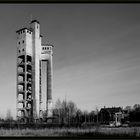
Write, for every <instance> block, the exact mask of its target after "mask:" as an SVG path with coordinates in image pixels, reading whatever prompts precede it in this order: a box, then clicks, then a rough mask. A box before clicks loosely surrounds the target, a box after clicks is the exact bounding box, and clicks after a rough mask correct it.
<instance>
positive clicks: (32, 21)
mask: <svg viewBox="0 0 140 140" xmlns="http://www.w3.org/2000/svg"><path fill="white" fill-rule="evenodd" d="M34 22H36V23H38V24H40V23H39V21H38V20H32V21H31V23H34Z"/></svg>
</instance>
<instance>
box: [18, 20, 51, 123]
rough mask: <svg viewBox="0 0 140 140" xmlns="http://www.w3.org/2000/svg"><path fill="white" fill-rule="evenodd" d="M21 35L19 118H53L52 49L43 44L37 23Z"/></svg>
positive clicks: (34, 21) (28, 119) (27, 119)
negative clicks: (44, 116)
mask: <svg viewBox="0 0 140 140" xmlns="http://www.w3.org/2000/svg"><path fill="white" fill-rule="evenodd" d="M16 33H17V118H18V119H19V120H22V121H24V122H32V121H35V120H38V119H41V118H43V115H44V114H47V116H46V117H51V116H52V112H51V111H52V53H53V52H52V49H53V46H52V45H50V44H42V40H41V39H42V36H41V35H40V24H39V22H38V21H37V20H33V21H31V23H30V28H22V29H20V30H18V31H16Z"/></svg>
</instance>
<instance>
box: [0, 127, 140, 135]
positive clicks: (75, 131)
mask: <svg viewBox="0 0 140 140" xmlns="http://www.w3.org/2000/svg"><path fill="white" fill-rule="evenodd" d="M99 135H103V136H114V135H115V136H136V137H140V127H135V128H134V127H133V128H100V127H99V128H97V127H94V128H45V129H28V128H27V129H21V130H20V129H9V130H8V129H0V136H35V137H36V136H99Z"/></svg>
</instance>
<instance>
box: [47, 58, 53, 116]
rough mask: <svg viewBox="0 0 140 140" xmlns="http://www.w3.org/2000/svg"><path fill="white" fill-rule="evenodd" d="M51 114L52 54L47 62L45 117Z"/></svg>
mask: <svg viewBox="0 0 140 140" xmlns="http://www.w3.org/2000/svg"><path fill="white" fill-rule="evenodd" d="M51 116H52V56H51V55H50V58H49V59H48V63H47V117H51Z"/></svg>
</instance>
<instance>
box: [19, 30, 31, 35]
mask: <svg viewBox="0 0 140 140" xmlns="http://www.w3.org/2000/svg"><path fill="white" fill-rule="evenodd" d="M25 32H26V31H25V30H22V31H20V32H18V34H19V35H20V34H22V33H25ZM27 33H29V34H31V33H32V32H31V31H29V30H27Z"/></svg>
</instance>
